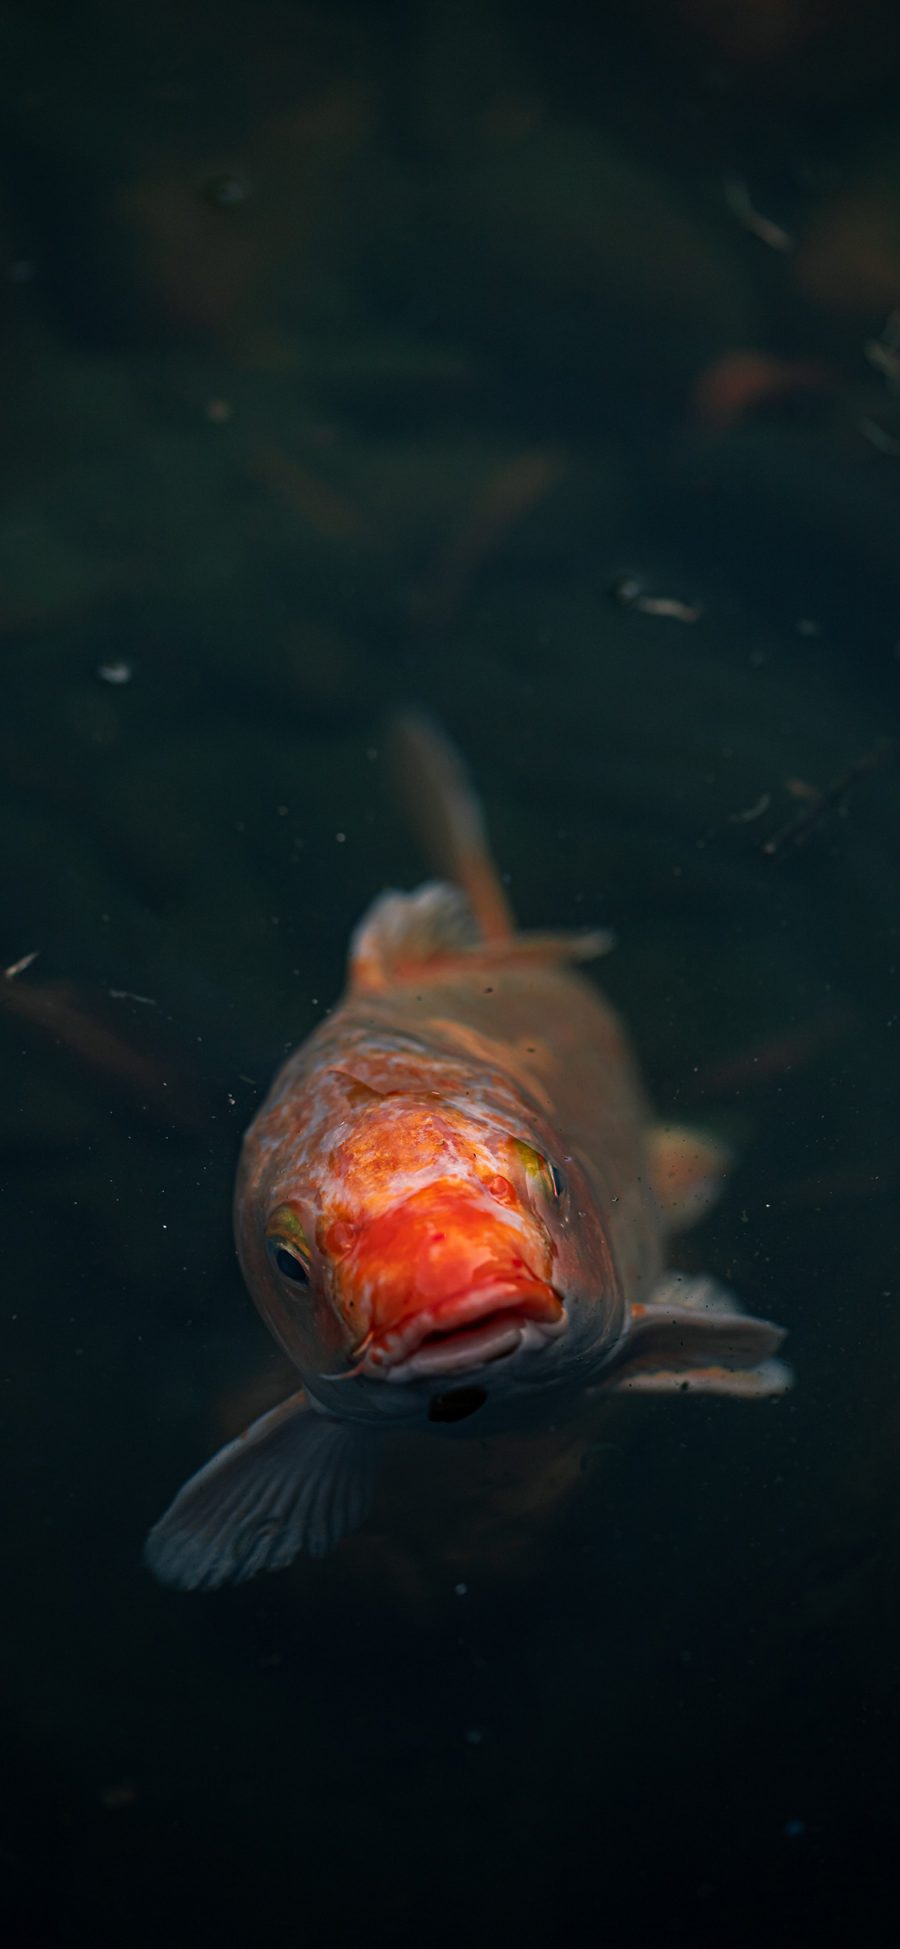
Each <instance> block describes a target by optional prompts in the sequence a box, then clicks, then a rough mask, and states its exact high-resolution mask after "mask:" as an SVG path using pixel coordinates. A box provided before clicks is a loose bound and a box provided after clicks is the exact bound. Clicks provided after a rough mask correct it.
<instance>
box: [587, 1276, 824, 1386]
mask: <svg viewBox="0 0 900 1949" xmlns="http://www.w3.org/2000/svg"><path fill="white" fill-rule="evenodd" d="M783 1339H784V1333H783V1330H782V1328H781V1327H779V1326H774V1325H773V1323H772V1321H771V1320H759V1319H755V1318H754V1317H753V1315H752V1314H750V1313H745V1312H744V1310H743V1308H742V1306H741V1304H740V1301H739V1300H737V1299H735V1296H734V1294H733V1293H730V1292H729V1291H728V1290H727V1288H726V1287H724V1286H720V1285H719V1284H718V1283H717V1281H716V1280H715V1279H703V1278H701V1279H697V1278H689V1277H688V1276H687V1275H686V1274H684V1273H680V1272H669V1273H667V1274H666V1275H665V1277H664V1279H663V1280H662V1281H661V1283H660V1285H659V1286H657V1288H656V1289H655V1291H654V1294H653V1298H652V1299H651V1301H650V1302H649V1304H648V1305H646V1306H642V1307H635V1309H634V1314H633V1316H632V1322H631V1326H630V1329H629V1332H628V1334H627V1337H626V1339H625V1341H624V1342H623V1345H622V1348H621V1351H620V1353H619V1355H618V1357H617V1359H616V1361H615V1363H614V1366H613V1368H612V1369H611V1371H610V1374H609V1378H608V1380H607V1381H606V1382H605V1385H606V1386H607V1387H611V1388H616V1389H618V1390H621V1391H623V1392H626V1393H628V1392H632V1393H648V1394H666V1393H686V1394H734V1395H736V1396H743V1397H745V1398H747V1399H759V1398H762V1397H765V1396H767V1395H773V1394H784V1393H785V1392H786V1391H787V1389H788V1388H789V1387H790V1386H791V1385H792V1381H793V1376H792V1373H791V1369H790V1367H788V1366H787V1364H786V1362H785V1361H783V1360H778V1359H777V1358H776V1357H775V1356H776V1354H777V1350H778V1348H779V1347H780V1345H781V1342H782V1340H783Z"/></svg>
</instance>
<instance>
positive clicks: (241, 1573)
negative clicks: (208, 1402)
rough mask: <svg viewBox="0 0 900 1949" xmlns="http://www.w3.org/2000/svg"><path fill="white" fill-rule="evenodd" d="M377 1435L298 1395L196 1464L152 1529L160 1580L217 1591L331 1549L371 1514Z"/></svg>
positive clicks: (149, 1554)
mask: <svg viewBox="0 0 900 1949" xmlns="http://www.w3.org/2000/svg"><path fill="white" fill-rule="evenodd" d="M373 1446H374V1444H373V1442H372V1440H371V1438H370V1439H368V1440H367V1439H366V1437H365V1436H363V1435H360V1434H359V1433H358V1432H357V1431H356V1429H354V1428H352V1427H350V1426H348V1424H347V1423H346V1422H343V1421H334V1420H332V1419H331V1418H330V1416H328V1415H324V1414H319V1413H317V1412H315V1411H313V1410H312V1409H311V1408H310V1406H309V1403H308V1402H307V1400H306V1397H305V1395H304V1394H302V1393H299V1394H292V1395H291V1396H290V1397H289V1399H288V1400H287V1401H282V1403H281V1405H280V1407H277V1408H272V1409H271V1411H270V1412H269V1413H268V1414H263V1415H261V1416H260V1418H259V1420H258V1421H254V1422H253V1423H252V1424H251V1426H250V1427H249V1428H247V1429H245V1431H244V1433H243V1434H242V1435H239V1436H238V1437H237V1440H236V1441H230V1442H229V1443H228V1444H227V1446H226V1447H225V1448H221V1449H220V1450H219V1453H218V1454H217V1455H214V1456H213V1458H212V1461H211V1462H207V1463H206V1466H205V1467H204V1468H202V1469H198V1471H197V1474H196V1475H192V1476H191V1479H190V1481H189V1482H186V1483H185V1485H184V1488H183V1489H180V1490H179V1492H178V1494H177V1496H176V1497H175V1500H174V1502H173V1503H171V1505H170V1507H169V1508H168V1509H167V1510H166V1513H165V1515H164V1516H162V1517H161V1518H160V1520H159V1522H158V1523H157V1524H156V1525H155V1527H154V1528H153V1529H152V1530H151V1531H150V1534H149V1536H148V1538H147V1542H146V1544H145V1546H144V1561H145V1563H146V1564H147V1566H148V1568H149V1569H150V1570H152V1571H153V1574H154V1576H156V1577H158V1578H159V1580H160V1582H161V1583H164V1584H176V1585H178V1586H179V1588H180V1589H182V1590H215V1589H217V1588H218V1586H219V1585H220V1584H225V1583H243V1582H244V1581H245V1580H246V1578H248V1577H255V1576H256V1573H257V1571H259V1570H281V1569H283V1568H284V1567H285V1565H286V1564H288V1563H292V1562H293V1560H294V1557H295V1556H297V1555H298V1554H299V1552H300V1551H301V1550H308V1551H309V1553H310V1555H311V1556H324V1555H325V1552H326V1551H327V1550H330V1549H332V1548H333V1546H334V1544H335V1543H338V1542H339V1541H340V1539H341V1537H342V1536H345V1535H346V1534H347V1532H348V1531H349V1530H352V1529H356V1528H358V1526H359V1524H360V1523H361V1522H363V1521H364V1519H365V1517H366V1514H367V1512H368V1508H369V1504H370V1502H371V1498H372V1480H373V1468H372V1458H373Z"/></svg>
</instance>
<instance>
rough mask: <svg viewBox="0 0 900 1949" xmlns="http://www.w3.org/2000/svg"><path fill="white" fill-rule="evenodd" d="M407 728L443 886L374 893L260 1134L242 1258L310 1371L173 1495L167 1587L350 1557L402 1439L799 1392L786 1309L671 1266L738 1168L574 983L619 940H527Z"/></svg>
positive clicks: (249, 1152) (437, 772)
mask: <svg viewBox="0 0 900 1949" xmlns="http://www.w3.org/2000/svg"><path fill="white" fill-rule="evenodd" d="M396 743H397V745H398V747H399V750H400V754H401V767H402V771H403V775H404V777H405V778H406V781H407V788H408V793H409V796H410V799H411V801H412V808H413V812H414V816H415V818H416V821H417V823H418V824H419V826H420V828H421V829H422V830H423V833H424V837H425V842H426V845H427V847H428V850H429V851H430V853H431V855H432V857H433V858H435V859H436V860H437V862H438V863H439V864H440V865H441V866H443V868H444V870H445V871H446V872H447V874H448V878H447V879H446V880H438V881H429V882H427V883H426V884H425V885H424V886H422V887H420V888H419V889H418V890H417V891H415V892H414V893H411V894H404V893H387V894H384V895H382V896H380V897H379V899H378V900H376V902H375V903H374V905H373V907H372V908H371V909H370V911H369V913H368V914H367V915H366V916H365V917H364V919H363V921H362V922H361V923H360V926H359V927H358V928H357V930H356V933H355V935H354V937H353V941H352V943H351V954H350V972H349V981H348V991H347V995H346V997H345V999H344V1000H343V1001H342V1002H341V1003H340V1004H339V1006H338V1007H337V1008H336V1009H335V1010H334V1011H333V1013H332V1014H331V1015H330V1016H329V1017H328V1018H327V1020H326V1021H325V1022H324V1023H323V1024H322V1025H321V1026H320V1027H319V1028H318V1029H317V1030H316V1031H315V1032H314V1034H313V1035H311V1036H310V1037H309V1039H308V1040H307V1041H306V1042H305V1043H304V1044H303V1045H302V1047H300V1048H299V1049H297V1050H296V1051H295V1052H294V1053H293V1054H292V1055H291V1056H290V1057H289V1058H288V1060H287V1062H286V1063H285V1064H284V1065H283V1067H282V1069H281V1070H280V1071H279V1073H278V1075H277V1077H276V1079H275V1081H274V1083H273V1086H272V1088H271V1090H270V1093H269V1095H268V1097H267V1099H266V1101H265V1102H264V1104H263V1105H262V1107H261V1109H260V1111H259V1113H258V1115H257V1116H256V1118H255V1120H254V1122H253V1123H252V1125H251V1126H250V1129H249V1130H248V1132H247V1134H246V1136H245V1139H244V1144H243V1149H242V1156H241V1163H240V1168H239V1172H238V1178H237V1185H236V1192H235V1232H236V1239H237V1246H238V1253H239V1257H240V1260H241V1265H242V1268H243V1271H244V1275H245V1278H246V1281H247V1284H248V1287H249V1289H250V1291H251V1293H252V1295H253V1297H254V1300H255V1302H256V1304H257V1306H258V1308H259V1310H260V1312H261V1314H262V1316H263V1318H264V1319H265V1320H266V1322H267V1324H268V1326H269V1327H270V1329H271V1331H272V1332H273V1334H274V1336H275V1338H276V1339H277V1340H278V1341H279V1342H280V1344H281V1346H282V1347H283V1349H284V1350H285V1352H286V1353H287V1354H288V1355H289V1357H290V1358H291V1359H292V1360H293V1362H294V1363H295V1365H296V1367H297V1368H298V1370H299V1374H300V1376H301V1378H302V1381H303V1388H302V1391H301V1392H300V1393H298V1394H296V1395H293V1396H291V1397H290V1399H289V1400H288V1401H287V1402H285V1403H283V1404H282V1406H281V1407H280V1408H276V1409H274V1410H273V1411H272V1412H271V1413H270V1414H268V1415H264V1416H262V1417H261V1419H260V1420H259V1421H257V1422H255V1423H254V1424H253V1425H252V1427H251V1428H250V1429H248V1430H247V1432H246V1433H245V1434H244V1435H243V1436H241V1437H239V1438H238V1440H237V1441H234V1442H231V1443H229V1444H228V1446H227V1447H226V1448H225V1449H223V1450H222V1451H221V1452H220V1454H219V1455H217V1456H215V1457H214V1458H213V1460H212V1461H211V1462H210V1463H208V1464H207V1465H206V1467H205V1468H203V1469H201V1470H200V1471H199V1473H198V1474H197V1475H196V1476H194V1477H193V1478H192V1479H191V1481H190V1482H188V1483H187V1484H186V1485H185V1488H184V1489H182V1490H181V1492H180V1493H179V1495H178V1496H177V1497H176V1498H175V1501H174V1503H173V1504H172V1505H171V1508H170V1509H169V1510H168V1511H167V1513H166V1515H165V1516H164V1517H163V1518H162V1519H161V1522H160V1523H158V1524H157V1526H156V1528H155V1529H154V1530H153V1531H152V1532H151V1535H150V1538H149V1539H148V1546H147V1556H148V1561H149V1563H150V1565H151V1567H152V1568H153V1569H154V1571H155V1572H156V1574H157V1575H159V1576H160V1577H161V1578H162V1579H163V1580H164V1581H168V1582H172V1583H177V1584H181V1585H183V1586H189V1587H196V1586H199V1585H207V1586H209V1585H217V1584H220V1583H222V1582H225V1581H227V1580H236V1579H241V1578H244V1577H247V1576H250V1575H253V1574H254V1573H255V1572H256V1571H257V1570H259V1569H263V1568H278V1567H280V1566H281V1565H283V1564H285V1563H287V1562H290V1561H291V1560H292V1558H293V1557H294V1556H295V1555H296V1554H297V1553H298V1551H299V1550H301V1549H304V1548H305V1549H308V1550H310V1551H312V1552H313V1553H317V1552H321V1551H323V1550H325V1549H327V1548H330V1547H331V1546H332V1544H333V1543H334V1542H336V1541H337V1540H338V1539H339V1537H340V1536H341V1535H343V1534H344V1533H346V1532H347V1531H348V1530H350V1529H351V1528H353V1527H355V1526H356V1525H357V1524H358V1523H359V1522H360V1521H361V1520H363V1518H364V1515H365V1512H366V1509H367V1507H368V1503H369V1499H370V1496H371V1489H372V1479H373V1467H374V1462H375V1458H376V1455H377V1451H378V1447H379V1437H380V1436H381V1435H383V1434H385V1433H389V1432H390V1430H391V1428H395V1427H404V1428H409V1427H412V1426H415V1425H416V1424H417V1423H418V1424H421V1425H422V1426H423V1427H429V1428H433V1429H436V1430H438V1431H439V1432H449V1433H463V1434H468V1433H475V1432H477V1433H478V1434H479V1435H480V1434H488V1433H490V1432H492V1431H495V1430H503V1429H506V1428H510V1427H516V1426H521V1425H525V1426H527V1425H528V1424H529V1423H531V1424H533V1425H535V1426H536V1427H540V1426H542V1425H546V1421H547V1418H548V1416H549V1415H550V1414H551V1413H553V1414H558V1413H560V1412H564V1410H565V1407H566V1404H567V1401H571V1400H572V1399H574V1398H577V1397H578V1396H579V1395H581V1394H582V1393H583V1392H584V1390H585V1389H590V1388H598V1387H599V1388H621V1387H625V1388H630V1389H633V1390H648V1391H665V1390H667V1389H678V1390H683V1391H689V1390H691V1389H694V1390H695V1391H696V1390H701V1391H703V1390H705V1391H711V1392H717V1393H731V1394H738V1395H747V1396H754V1395H755V1396H761V1395H762V1396H764V1395H768V1394H777V1393H780V1392H781V1391H783V1389H784V1387H785V1386H786V1385H788V1383H789V1375H788V1370H787V1369H786V1368H785V1367H784V1366H783V1364H782V1363H781V1362H780V1361H779V1360H778V1359H777V1358H775V1354H776V1349H777V1347H778V1344H779V1342H780V1340H781V1338H782V1335H781V1332H780V1330H779V1329H778V1328H777V1327H774V1326H772V1325H771V1324H770V1323H769V1322H767V1321H762V1320H757V1319H753V1318H751V1317H750V1316H749V1315H747V1314H746V1313H745V1312H743V1310H742V1309H741V1308H740V1306H739V1304H738V1302H737V1301H736V1300H735V1299H734V1298H733V1296H732V1295H730V1294H728V1293H725V1292H724V1290H723V1289H722V1288H720V1287H719V1286H717V1285H716V1284H715V1283H714V1282H713V1281H711V1280H688V1279H686V1278H684V1277H683V1275H680V1274H667V1273H666V1271H665V1247H666V1240H667V1235H668V1233H669V1232H670V1231H672V1230H676V1229H678V1227H679V1225H680V1224H684V1223H688V1222H691V1220H692V1219H693V1218H694V1217H696V1216H698V1215H699V1214H700V1212H701V1211H702V1210H703V1209H705V1208H706V1206H707V1205H708V1204H709V1202H711V1199H712V1197H713V1196H714V1195H715V1193H716V1191H717V1189H718V1186H719V1183H720V1182H721V1180H722V1178H723V1177H724V1175H725V1171H726V1169H727V1160H726V1159H725V1158H724V1156H723V1154H722V1153H721V1151H720V1150H719V1149H718V1147H717V1146H715V1145H713V1144H711V1143H710V1141H709V1140H708V1139H706V1138H704V1137H701V1136H699V1135H697V1134H696V1133H688V1132H684V1131H679V1130H672V1129H668V1130H665V1129H664V1130H660V1129H659V1127H658V1126H656V1125H655V1124H654V1121H653V1117H652V1113H651V1110H650V1107H649V1104H648V1102H647V1099H646V1097H645V1095H644V1091H643V1088H642V1085H641V1082H640V1079H639V1076H638V1072H637V1068H636V1064H635V1061H634V1057H633V1055H632V1053H631V1049H630V1045H629V1042H628V1038H627V1035H626V1033H625V1030H624V1028H623V1025H622V1023H621V1022H620V1020H619V1018H618V1016H617V1014H616V1012H615V1011H614V1010H613V1008H612V1007H611V1006H610V1004H609V1003H608V1001H607V1000H606V999H605V998H604V997H603V995H602V994H601V993H600V991H599V989H598V988H597V987H596V986H595V985H594V984H593V983H592V982H589V981H588V980H587V979H586V978H585V977H584V976H583V975H582V974H581V973H580V972H579V971H578V963H579V962H581V961H583V960H585V959H587V958H589V957H590V956H592V955H594V954H596V953H598V952H601V951H603V949H604V947H605V946H606V945H607V944H608V941H607V938H606V937H603V936H600V935H597V934H571V935H560V936H552V935H539V934H537V935H529V934H521V933H518V932H517V931H516V930H515V926H514V923H513V921H512V917H511V915H510V914H509V911H508V908H507V905H506V900H505V895H504V893H503V890H502V887H501V885H500V882H499V880H498V878H497V875H496V873H495V871H494V868H493V865H492V862H491V860H490V856H489V853H488V850H487V846H486V842H485V839H484V834H483V830H482V826H481V820H480V810H479V807H478V804H477V801H476V800H475V798H474V795H473V794H472V791H471V788H470V786H469V785H468V781H467V779H466V777H465V775H464V773H463V771H462V767H461V765H460V763H459V760H458V759H457V757H456V754H455V753H454V752H453V751H452V749H451V748H450V747H449V745H448V744H447V743H446V741H445V740H444V738H443V737H442V735H441V734H440V733H439V732H438V731H437V730H436V729H435V728H434V727H432V726H430V725H429V724H427V723H425V722H423V721H422V720H419V719H415V720H407V721H406V722H405V723H404V724H403V726H402V727H401V728H400V730H399V731H398V733H397V737H396ZM551 1403H554V1404H555V1405H554V1406H553V1407H552V1408H551V1405H550V1404H551Z"/></svg>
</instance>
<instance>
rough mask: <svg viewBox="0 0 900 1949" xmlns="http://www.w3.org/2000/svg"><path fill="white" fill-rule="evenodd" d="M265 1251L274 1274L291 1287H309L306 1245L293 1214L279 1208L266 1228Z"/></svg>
mask: <svg viewBox="0 0 900 1949" xmlns="http://www.w3.org/2000/svg"><path fill="white" fill-rule="evenodd" d="M266 1249H267V1251H268V1254H269V1258H270V1259H271V1261H272V1264H273V1266H274V1267H275V1270H276V1272H278V1273H280V1274H281V1277H282V1279H290V1281H291V1283H292V1285H294V1286H308V1285H309V1266H310V1256H311V1255H310V1250H309V1242H308V1240H307V1237H306V1233H305V1231H304V1230H303V1226H302V1225H301V1223H300V1220H299V1218H298V1217H297V1214H296V1212H295V1211H294V1210H293V1209H292V1207H291V1206H290V1205H282V1206H280V1207H279V1209H278V1211H274V1212H273V1213H272V1216H271V1218H270V1219H269V1223H268V1226H267V1228H266Z"/></svg>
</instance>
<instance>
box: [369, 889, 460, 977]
mask: <svg viewBox="0 0 900 1949" xmlns="http://www.w3.org/2000/svg"><path fill="white" fill-rule="evenodd" d="M480 938H481V936H480V935H479V932H478V928H477V926H476V924H475V918H474V915H473V913H472V909H471V907H470V906H469V903H468V900H467V899H466V896H465V894H464V893H460V890H459V888H458V887H452V886H449V885H448V884H447V882H446V881H445V880H426V881H425V884H424V886H420V887H417V888H416V891H415V893H395V892H393V891H391V892H388V893H380V894H379V895H378V899H377V900H373V902H372V905H371V907H369V908H368V909H367V911H366V913H364V914H363V917H362V920H361V921H360V922H359V925H358V926H357V927H356V928H355V929H354V931H353V935H352V937H351V941H350V985H351V987H352V988H354V989H356V990H357V991H359V990H360V989H373V988H387V987H389V986H390V985H391V983H392V982H394V981H396V980H397V979H398V977H399V976H401V975H403V974H408V975H412V974H414V973H415V971H416V969H417V968H423V967H425V966H427V964H428V962H429V961H435V960H438V959H440V960H443V959H445V958H446V957H447V956H448V955H449V956H451V957H452V956H453V955H456V954H464V953H465V952H466V951H467V949H469V948H472V947H475V946H476V945H477V944H478V942H479V941H480Z"/></svg>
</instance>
